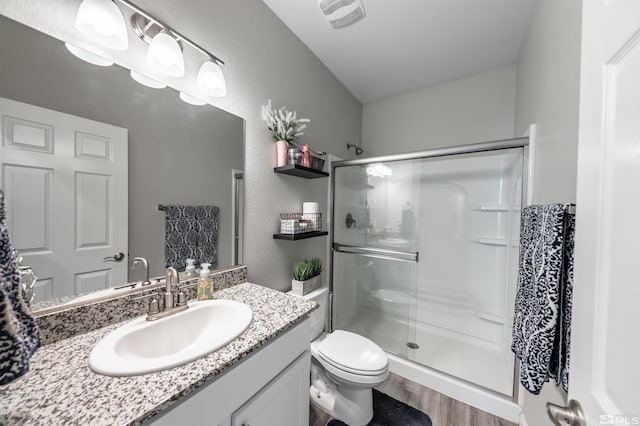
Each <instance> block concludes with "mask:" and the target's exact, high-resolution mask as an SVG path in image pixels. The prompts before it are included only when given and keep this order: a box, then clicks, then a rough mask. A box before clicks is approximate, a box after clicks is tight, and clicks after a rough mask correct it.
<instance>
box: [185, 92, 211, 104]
mask: <svg viewBox="0 0 640 426" xmlns="http://www.w3.org/2000/svg"><path fill="white" fill-rule="evenodd" d="M180 99H182V101H183V102H186V103H188V104H191V105H195V106H202V105H206V104H207V103H206V102H205V101H203V100H202V99H199V98H196V97H195V96H193V95H190V94H188V93H186V92H182V91H181V92H180Z"/></svg>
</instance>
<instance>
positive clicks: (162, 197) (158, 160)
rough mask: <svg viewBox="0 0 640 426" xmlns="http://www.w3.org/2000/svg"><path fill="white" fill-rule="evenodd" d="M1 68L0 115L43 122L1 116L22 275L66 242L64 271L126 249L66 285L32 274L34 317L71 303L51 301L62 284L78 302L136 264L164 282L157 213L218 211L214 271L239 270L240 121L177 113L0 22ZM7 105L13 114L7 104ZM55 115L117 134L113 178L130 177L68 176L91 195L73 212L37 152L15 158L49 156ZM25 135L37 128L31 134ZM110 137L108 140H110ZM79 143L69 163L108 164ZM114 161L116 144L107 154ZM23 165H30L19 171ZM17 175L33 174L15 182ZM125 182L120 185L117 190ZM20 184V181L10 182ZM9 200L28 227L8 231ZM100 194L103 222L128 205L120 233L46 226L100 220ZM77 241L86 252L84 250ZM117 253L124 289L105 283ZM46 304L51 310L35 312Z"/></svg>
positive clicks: (95, 149) (58, 46) (182, 106)
mask: <svg viewBox="0 0 640 426" xmlns="http://www.w3.org/2000/svg"><path fill="white" fill-rule="evenodd" d="M0 58H1V60H0V98H3V99H4V100H5V101H4V102H5V106H6V105H7V104H9V105H10V107H16V105H17V107H22V104H26V106H25V108H27V107H30V106H35V107H38V108H40V109H42V111H43V114H44V116H43V117H37V118H36V119H29V120H23V119H20V118H16V119H14V118H15V116H13V115H12V114H11V113H9V114H6V113H3V125H2V128H3V135H2V145H1V146H0V149H1V150H0V153H2V158H1V159H0V160H1V161H0V162H1V163H2V174H1V175H0V186H1V187H2V189H3V190H5V193H6V201H7V210H8V217H9V223H8V224H9V229H10V232H13V233H14V234H17V235H12V242H13V245H14V248H16V249H18V250H19V251H20V254H21V255H22V256H23V257H24V264H25V265H31V264H32V263H33V261H32V260H33V259H34V258H35V257H36V256H37V255H39V254H42V253H43V252H48V251H55V250H54V249H55V248H56V247H58V246H59V245H60V244H59V241H60V239H62V238H68V239H70V240H71V241H72V245H74V244H75V245H74V249H73V250H69V252H68V254H65V256H64V257H63V260H62V261H60V260H58V261H57V262H58V263H64V265H65V266H66V265H67V264H71V263H79V264H82V263H83V262H88V260H86V253H88V252H89V251H90V250H89V248H91V247H92V245H93V246H100V244H101V243H100V241H102V240H105V241H106V240H108V241H109V244H112V243H114V241H116V240H117V239H118V237H122V238H121V240H122V243H121V245H122V246H124V248H121V247H118V246H117V244H113V249H112V250H111V251H110V252H109V255H108V256H103V257H111V258H110V259H106V260H104V261H103V258H102V257H100V259H98V261H99V262H100V263H101V264H103V265H105V266H103V270H95V271H91V270H90V271H89V272H83V273H82V274H79V275H78V274H76V275H75V276H74V275H73V274H72V275H71V278H67V279H65V278H59V277H58V276H55V274H53V273H49V272H47V273H42V271H38V268H37V267H36V266H35V265H32V266H34V271H35V273H36V275H38V278H39V280H38V283H37V284H36V298H35V299H34V304H33V307H34V310H37V309H38V308H39V307H40V308H44V307H50V306H51V305H52V304H55V303H57V302H62V301H67V300H68V299H69V298H70V297H68V296H69V295H67V294H66V293H65V294H61V290H60V288H62V287H61V284H60V281H67V282H65V283H64V284H65V285H66V286H67V287H66V288H70V289H72V291H69V292H68V293H85V292H87V291H95V290H96V289H98V288H101V287H102V286H98V287H96V284H95V283H104V284H105V285H104V286H118V285H122V284H125V283H126V282H132V281H138V280H141V279H142V270H141V268H138V267H137V269H135V270H133V271H132V270H131V269H130V268H129V264H130V262H131V260H132V259H133V258H134V257H138V256H139V257H144V258H146V259H147V260H148V261H149V270H150V276H151V277H154V276H161V275H163V274H164V271H165V212H164V211H161V210H159V205H160V204H162V205H171V204H174V205H212V206H216V207H218V209H219V215H218V236H217V247H216V249H217V262H216V264H215V265H213V267H212V269H220V268H223V267H227V266H231V265H233V264H236V263H239V262H241V259H242V257H241V255H242V253H241V245H240V244H238V243H237V242H235V241H236V240H238V241H240V242H241V235H237V231H234V229H239V230H240V231H239V232H240V233H241V228H242V196H238V194H242V174H241V171H242V170H243V167H244V151H243V146H244V121H243V120H242V119H241V118H239V117H237V116H234V115H232V114H229V113H227V112H225V111H222V110H219V109H217V108H215V107H213V106H211V105H205V106H193V105H189V104H186V103H184V102H182V101H181V100H180V99H179V96H178V92H176V91H175V90H173V89H171V88H166V89H160V90H158V89H151V88H148V87H146V86H143V85H140V84H138V83H137V82H135V81H134V80H132V79H131V77H130V75H129V71H128V70H126V69H124V68H121V67H118V66H117V65H113V66H111V67H99V66H94V65H91V64H88V63H86V62H83V61H81V60H80V59H78V58H76V57H75V56H73V55H71V54H70V53H69V52H68V51H67V49H66V48H65V46H64V44H63V43H62V42H61V41H59V40H57V39H54V38H52V37H50V36H48V35H45V34H43V33H40V32H38V31H35V30H33V29H31V28H29V27H26V26H24V25H22V24H19V23H16V22H14V21H12V20H10V19H8V18H6V17H4V16H1V15H0ZM0 101H2V99H0ZM14 101H17V103H15V104H13V103H12V102H14ZM9 111H12V110H11V109H9ZM36 111H38V110H37V109H36ZM59 113H62V114H65V116H63V117H67V116H68V115H70V116H74V117H77V118H79V119H81V120H91V122H92V123H93V124H95V122H97V124H95V125H96V126H98V128H100V129H101V128H102V127H100V126H104V125H109V126H111V127H113V126H115V127H114V128H115V129H116V130H117V129H118V128H119V129H120V131H123V130H122V129H125V130H124V131H123V132H124V134H125V139H126V140H128V148H127V150H126V153H125V154H126V155H125V157H126V156H128V166H126V168H125V169H123V170H127V171H128V173H124V172H118V170H116V171H115V172H113V179H111V175H110V176H109V178H104V173H106V172H103V171H102V169H99V168H97V166H96V169H95V170H89V171H87V170H85V171H84V172H83V173H78V172H75V175H73V174H71V175H70V176H72V177H71V178H69V179H68V182H67V183H66V184H67V185H69V186H74V188H75V189H76V190H77V188H79V187H82V188H84V189H85V191H86V192H87V193H88V194H93V195H91V196H89V199H88V201H86V200H84V201H83V202H79V201H78V200H77V197H76V198H75V199H74V198H73V197H71V199H70V200H66V201H68V202H67V203H66V204H65V203H64V202H63V201H62V200H61V199H59V198H60V197H58V195H57V193H56V192H55V186H54V184H53V183H52V181H55V180H56V179H57V181H56V182H59V181H61V180H62V179H61V178H60V174H57V175H56V170H55V169H53V168H52V167H49V166H46V165H40V163H38V162H37V161H35V160H34V158H36V157H38V156H41V157H42V155H43V154H42V152H38V150H39V149H40V148H39V147H38V146H36V145H37V144H36V145H33V146H26V149H20V148H21V146H20V144H22V148H25V142H24V141H25V140H27V139H28V138H29V137H34V135H35V136H37V137H43V138H44V139H46V138H47V137H49V136H51V144H52V145H53V144H58V142H57V140H56V139H55V137H53V136H52V135H54V136H56V137H59V136H60V135H59V134H58V133H62V132H57V133H56V127H55V126H54V125H52V124H51V122H52V120H53V121H55V116H50V115H48V114H59ZM7 117H9V118H7ZM12 117H13V118H12ZM29 117H32V116H29ZM51 117H54V118H51ZM16 123H18V124H17V125H16ZM32 123H36V125H35V126H31V124H32ZM38 123H40V124H42V123H44V124H43V126H44V127H42V126H41V127H38V125H39V124H38ZM109 126H106V128H109V129H111V127H109ZM34 129H35V130H34ZM47 132H49V133H47ZM78 134H79V133H78V131H76V132H75V140H74V142H73V143H74V144H75V145H73V144H72V145H73V146H72V148H71V150H72V151H73V147H75V149H76V154H77V152H78V149H79V148H78V147H79V146H80V145H81V143H80V142H79V141H80V140H82V141H84V142H87V144H86V145H83V146H86V147H87V148H86V152H84V154H86V155H87V156H89V157H92V156H93V157H95V156H100V155H102V154H104V153H105V152H110V151H109V149H108V148H104V146H107V145H105V144H104V143H103V142H104V140H103V139H104V138H102V136H95V134H96V133H95V132H93V131H88V132H86V134H84V136H87V135H88V137H87V138H85V139H82V138H79V137H78ZM72 139H73V138H72ZM96 141H97V142H96ZM12 144H13V145H12ZM9 145H12V146H9ZM27 145H28V143H27ZM58 145H61V144H58ZM101 147H102V148H101ZM115 151H116V148H115V144H114V148H113V152H110V153H115ZM114 155H115V154H114ZM71 156H73V154H72V155H71ZM76 156H77V155H76ZM38 158H40V157H38ZM109 158H111V157H109ZM94 159H95V158H94ZM21 161H25V162H26V163H24V164H29V165H28V166H25V165H24V164H23V163H20V162H21ZM30 161H31V163H29V162H30ZM34 161H35V162H34ZM61 161H62V160H61ZM114 162H115V160H114ZM18 163H20V164H18ZM95 163H96V164H98V163H99V161H95ZM33 164H36V165H37V167H36V166H34V165H33ZM43 164H44V163H43ZM25 167H26V168H25ZM27 169H28V170H27ZM24 170H27V171H28V172H29V173H31V172H33V171H34V170H35V172H34V173H31V174H27V175H28V176H27V175H25V174H23V175H21V174H20V173H21V172H22V171H24ZM127 174H128V176H127V177H128V179H124V177H125V176H124V175H127ZM20 176H22V177H24V176H26V178H25V179H22V180H20V179H19V178H20ZM87 176H88V177H87ZM117 180H121V181H123V182H124V183H123V185H124V188H126V190H128V196H126V197H123V196H122V194H119V193H118V191H116V190H113V188H112V187H111V186H110V185H114V186H115V185H116V181H117ZM25 188H26V189H29V191H28V192H29V197H25V196H24V194H25ZM30 188H32V189H33V191H32V190H31V189H30ZM105 188H106V189H105ZM12 191H13V193H12V196H13V197H14V199H18V198H19V199H20V200H21V202H22V204H25V203H26V202H27V201H28V206H27V207H28V208H27V209H26V211H27V212H28V217H26V216H25V215H24V214H23V215H22V216H19V217H18V216H17V215H15V214H14V220H13V229H12V222H11V216H12V212H14V211H17V210H18V209H17V206H15V205H13V206H12V205H11V199H12V196H10V195H11V194H8V193H11V192H12ZM20 191H23V192H22V197H18V198H15V197H16V194H20ZM101 191H102V192H101ZM110 191H112V192H115V193H116V194H115V197H112V198H110V199H109V200H110V201H108V202H107V203H106V204H109V203H111V204H110V205H107V206H106V210H117V209H119V208H120V209H121V208H123V205H127V209H126V212H125V214H124V216H125V220H124V222H128V228H127V227H125V225H127V224H126V223H125V224H124V225H120V224H116V225H113V224H111V223H110V222H109V221H105V223H108V225H104V226H102V227H100V226H98V227H86V226H85V227H84V228H83V227H81V226H76V225H72V226H70V227H69V229H66V228H65V227H63V226H59V225H58V222H57V221H56V219H55V217H59V216H61V215H69V216H73V215H81V214H82V215H84V217H85V218H86V217H91V216H96V217H99V216H100V215H101V214H102V212H101V211H100V210H99V209H98V210H96V208H95V205H93V204H91V203H92V202H93V201H96V203H98V204H99V203H100V202H102V203H103V204H104V200H105V199H106V198H105V196H104V194H103V193H109V192H110ZM76 192H77V191H76ZM96 194H97V195H96ZM118 196H120V198H118ZM107 198H108V197H107ZM25 200H27V201H25ZM101 200H102V201H101ZM83 203H84V204H83ZM14 204H15V203H14ZM102 207H104V206H102ZM22 208H23V209H25V206H24V205H22ZM32 219H33V220H32ZM98 222H100V221H98ZM125 229H128V231H125ZM94 234H95V235H94ZM103 234H104V235H103ZM125 235H126V238H125ZM234 236H235V237H237V238H234ZM101 238H102V240H101ZM83 241H86V242H87V243H86V244H84V245H83V244H82V242H83ZM92 241H97V243H93V242H92ZM103 245H105V244H103ZM110 247H111V246H110ZM118 252H123V253H124V256H123V259H122V260H121V261H120V262H121V263H122V264H123V265H124V268H123V269H125V270H126V271H127V272H128V275H127V274H126V273H125V275H126V278H125V279H122V280H116V279H114V278H113V277H110V276H109V273H104V270H107V268H108V266H109V264H110V263H113V262H114V261H116V259H117V258H118V257H120V256H118V254H117V253H118ZM83 256H85V257H83ZM94 257H95V256H94ZM30 259H31V260H30ZM95 260H96V259H92V261H95ZM58 266H60V265H58ZM94 269H95V268H94ZM98 269H99V268H98ZM52 270H55V268H53V267H52ZM92 274H93V275H92ZM68 281H73V283H69V282H68ZM92 286H93V287H92ZM61 296H63V297H62V298H60V297H61ZM49 299H56V301H55V302H47V303H42V301H44V300H49Z"/></svg>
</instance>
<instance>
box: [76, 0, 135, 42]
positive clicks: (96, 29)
mask: <svg viewBox="0 0 640 426" xmlns="http://www.w3.org/2000/svg"><path fill="white" fill-rule="evenodd" d="M76 28H77V29H78V31H80V32H81V33H82V34H83V35H84V36H86V37H87V38H88V39H89V40H90V41H92V42H94V43H96V44H99V45H100V46H104V47H108V48H110V49H114V50H127V47H129V35H128V34H127V26H126V24H125V22H124V16H122V12H120V9H119V8H118V6H116V5H115V3H113V2H112V1H111V0H83V1H82V3H81V4H80V8H79V9H78V14H77V15H76Z"/></svg>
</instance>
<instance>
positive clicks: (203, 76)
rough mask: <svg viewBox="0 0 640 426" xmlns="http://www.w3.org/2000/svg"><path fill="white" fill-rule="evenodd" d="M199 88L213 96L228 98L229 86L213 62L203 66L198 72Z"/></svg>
mask: <svg viewBox="0 0 640 426" xmlns="http://www.w3.org/2000/svg"><path fill="white" fill-rule="evenodd" d="M198 88H199V89H200V90H202V91H203V92H204V93H206V94H208V95H211V96H216V97H222V96H226V94H227V84H226V82H225V80H224V74H222V70H221V69H220V67H219V66H218V64H216V63H215V62H212V61H207V62H205V63H204V64H202V66H201V67H200V71H198Z"/></svg>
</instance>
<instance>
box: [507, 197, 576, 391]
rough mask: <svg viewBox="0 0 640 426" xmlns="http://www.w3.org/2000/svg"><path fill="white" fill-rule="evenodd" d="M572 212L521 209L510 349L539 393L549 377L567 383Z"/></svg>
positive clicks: (524, 379)
mask: <svg viewBox="0 0 640 426" xmlns="http://www.w3.org/2000/svg"><path fill="white" fill-rule="evenodd" d="M568 208H569V204H552V205H548V206H529V207H525V208H524V209H522V218H521V222H520V269H519V273H518V289H517V293H516V303H515V315H514V320H513V341H512V344H511V350H513V352H514V353H515V354H516V356H517V357H518V359H519V360H520V383H522V385H523V386H524V387H525V389H527V390H528V391H529V392H531V393H533V394H535V395H537V394H539V393H540V390H541V389H542V385H543V384H544V383H545V382H547V381H549V377H552V378H554V379H555V380H556V382H557V383H562V385H563V387H564V388H565V390H567V385H568V376H569V340H570V325H571V290H572V285H573V241H574V235H575V216H574V215H572V214H569V213H568Z"/></svg>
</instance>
